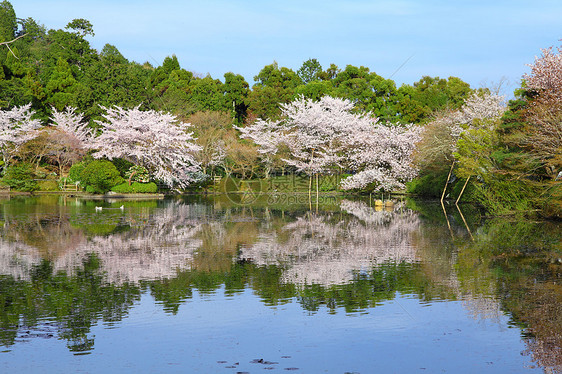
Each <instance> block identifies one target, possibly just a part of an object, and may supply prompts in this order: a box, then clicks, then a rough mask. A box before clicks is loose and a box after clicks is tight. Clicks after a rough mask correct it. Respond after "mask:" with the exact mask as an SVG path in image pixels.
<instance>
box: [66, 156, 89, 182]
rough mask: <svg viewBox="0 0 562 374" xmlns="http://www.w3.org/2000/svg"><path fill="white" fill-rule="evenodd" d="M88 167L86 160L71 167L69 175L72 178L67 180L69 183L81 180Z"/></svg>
mask: <svg viewBox="0 0 562 374" xmlns="http://www.w3.org/2000/svg"><path fill="white" fill-rule="evenodd" d="M85 167H86V163H85V162H84V161H82V162H78V163H76V164H74V165H72V166H71V167H70V170H69V171H68V177H69V178H70V180H67V183H75V182H78V181H80V177H81V175H82V171H83V170H84V168H85Z"/></svg>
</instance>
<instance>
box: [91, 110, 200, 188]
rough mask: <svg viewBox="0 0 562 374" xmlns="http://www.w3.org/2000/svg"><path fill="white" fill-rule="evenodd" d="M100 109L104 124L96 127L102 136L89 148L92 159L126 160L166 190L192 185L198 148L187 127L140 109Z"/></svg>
mask: <svg viewBox="0 0 562 374" xmlns="http://www.w3.org/2000/svg"><path fill="white" fill-rule="evenodd" d="M102 108H103V109H104V110H105V112H106V113H105V114H104V115H103V117H104V119H105V121H96V123H97V124H98V125H99V126H100V127H101V128H102V129H103V132H102V134H101V135H100V136H98V137H97V138H95V139H94V142H93V144H92V148H94V149H96V152H94V153H93V156H94V157H95V158H102V157H107V158H108V159H110V160H111V159H114V158H123V159H126V160H129V161H131V162H133V163H135V164H138V165H141V166H144V167H145V168H146V169H147V170H148V171H149V172H150V173H151V174H152V175H153V176H154V178H156V179H158V180H161V181H162V182H164V183H166V184H167V185H168V186H173V185H177V186H179V187H180V188H184V187H187V186H188V185H189V184H190V183H191V182H193V181H194V179H195V177H193V176H192V175H191V174H190V173H193V172H196V171H199V164H198V162H197V161H196V159H195V157H194V154H195V153H196V152H198V151H199V150H200V149H201V147H200V146H198V145H196V144H195V143H194V138H193V136H192V133H191V132H189V129H190V124H188V123H183V122H179V121H178V120H177V119H176V117H175V116H173V115H171V114H167V113H161V112H157V111H154V110H149V111H141V110H139V107H136V108H133V109H124V108H121V107H117V106H116V107H112V108H106V107H102Z"/></svg>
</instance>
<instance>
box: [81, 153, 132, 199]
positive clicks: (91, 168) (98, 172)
mask: <svg viewBox="0 0 562 374" xmlns="http://www.w3.org/2000/svg"><path fill="white" fill-rule="evenodd" d="M80 181H81V182H82V183H84V184H85V185H86V191H87V192H89V193H106V192H107V191H109V190H110V189H111V187H113V186H116V185H118V184H119V183H123V178H122V177H121V175H120V174H119V170H117V168H116V167H115V165H113V164H112V163H111V162H110V161H107V160H95V161H92V162H90V163H89V164H88V165H87V166H86V167H85V168H84V170H82V173H80Z"/></svg>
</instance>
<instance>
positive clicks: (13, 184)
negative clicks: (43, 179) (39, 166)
mask: <svg viewBox="0 0 562 374" xmlns="http://www.w3.org/2000/svg"><path fill="white" fill-rule="evenodd" d="M35 177H36V176H35V173H34V171H33V167H32V166H31V165H30V164H28V163H26V162H22V163H20V164H17V165H11V166H8V167H7V168H6V173H5V174H4V177H3V178H2V180H3V182H4V184H6V185H8V186H10V188H12V189H14V190H18V191H35V190H36V189H37V181H35V180H34V179H35Z"/></svg>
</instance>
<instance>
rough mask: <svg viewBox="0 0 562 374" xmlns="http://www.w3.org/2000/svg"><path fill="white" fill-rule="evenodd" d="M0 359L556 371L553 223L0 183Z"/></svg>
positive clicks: (43, 365) (561, 274)
mask: <svg viewBox="0 0 562 374" xmlns="http://www.w3.org/2000/svg"><path fill="white" fill-rule="evenodd" d="M0 224H1V227H2V231H1V233H2V234H1V237H0V371H1V372H5V373H24V372H25V373H51V372H52V373H59V372H60V373H68V372H83V373H106V372H135V373H156V372H165V373H175V372H177V373H186V372H201V373H260V372H264V370H266V372H297V373H374V372H381V373H413V372H418V373H437V372H446V373H474V372H479V373H507V372H509V373H541V372H548V373H557V372H562V335H561V333H562V246H561V243H560V238H561V237H562V225H560V224H557V223H552V222H550V223H549V222H531V221H525V220H505V219H504V220H500V219H483V218H482V217H481V216H480V215H479V212H478V211H477V210H476V209H475V208H471V207H466V206H463V207H462V210H461V209H458V208H457V207H455V206H454V205H450V206H446V207H442V206H441V205H440V204H436V203H430V202H420V201H414V200H394V201H387V202H386V204H385V205H380V204H379V203H378V202H377V201H374V200H373V199H370V198H369V197H366V198H362V199H357V198H355V199H350V198H343V197H334V196H320V197H319V201H309V199H308V196H307V195H282V194H279V195H269V196H260V197H259V198H256V199H251V201H244V200H243V199H240V198H239V197H236V198H233V196H232V195H231V196H229V195H214V196H206V197H205V196H193V197H178V198H166V199H162V200H138V201H129V200H115V201H111V200H98V201H94V200H83V199H80V198H76V197H64V196H36V197H11V198H8V197H6V198H4V199H3V200H0Z"/></svg>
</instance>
